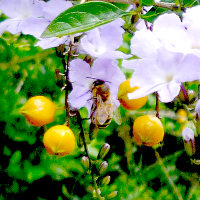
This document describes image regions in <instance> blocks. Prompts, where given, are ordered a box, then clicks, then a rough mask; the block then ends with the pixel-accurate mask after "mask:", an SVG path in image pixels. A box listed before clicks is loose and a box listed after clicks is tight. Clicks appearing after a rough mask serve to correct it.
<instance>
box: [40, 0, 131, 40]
mask: <svg viewBox="0 0 200 200" xmlns="http://www.w3.org/2000/svg"><path fill="white" fill-rule="evenodd" d="M128 14H130V13H128V12H125V11H123V10H121V9H120V8H118V7H117V6H114V5H113V4H111V3H106V2H87V3H84V4H78V5H76V6H73V7H71V8H69V9H68V10H66V11H64V12H63V13H61V14H60V15H59V16H58V17H57V18H56V19H54V20H53V21H52V23H51V24H50V25H49V26H48V27H47V29H46V30H45V31H44V33H43V34H42V37H43V38H45V37H55V36H59V37H61V36H63V35H71V34H75V33H80V32H84V31H88V30H90V29H93V28H95V27H97V26H100V25H102V24H106V23H108V22H111V21H113V20H115V19H117V18H120V17H122V16H124V15H128Z"/></svg>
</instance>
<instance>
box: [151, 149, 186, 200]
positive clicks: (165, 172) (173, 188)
mask: <svg viewBox="0 0 200 200" xmlns="http://www.w3.org/2000/svg"><path fill="white" fill-rule="evenodd" d="M155 156H156V158H157V161H158V164H159V165H160V167H161V169H162V171H163V173H164V174H165V176H166V179H167V180H168V183H169V185H170V187H171V188H172V190H173V193H174V195H175V196H176V198H177V199H178V200H183V197H182V195H181V193H180V192H179V190H178V188H177V187H176V185H175V184H174V182H173V181H172V179H171V178H170V176H169V173H168V172H167V170H166V168H165V165H164V163H163V160H162V158H161V157H160V155H159V153H158V152H157V151H156V150H155Z"/></svg>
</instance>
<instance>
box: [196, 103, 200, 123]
mask: <svg viewBox="0 0 200 200" xmlns="http://www.w3.org/2000/svg"><path fill="white" fill-rule="evenodd" d="M195 112H196V113H197V119H198V120H200V100H198V101H197V104H196V106H195Z"/></svg>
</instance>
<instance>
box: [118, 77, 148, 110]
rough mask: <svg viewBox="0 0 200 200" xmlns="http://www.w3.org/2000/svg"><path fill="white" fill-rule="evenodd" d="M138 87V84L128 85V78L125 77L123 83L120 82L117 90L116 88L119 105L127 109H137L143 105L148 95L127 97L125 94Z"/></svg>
mask: <svg viewBox="0 0 200 200" xmlns="http://www.w3.org/2000/svg"><path fill="white" fill-rule="evenodd" d="M137 89H139V87H138V86H134V87H131V86H130V80H129V79H127V80H126V81H124V82H123V83H121V84H120V86H119V90H118V100H119V102H120V104H121V106H122V107H123V108H125V109H127V110H137V109H139V108H141V107H143V106H144V105H145V104H146V102H147V99H148V97H147V96H145V97H141V98H139V99H129V98H128V96H127V94H128V93H131V92H134V91H135V90H137Z"/></svg>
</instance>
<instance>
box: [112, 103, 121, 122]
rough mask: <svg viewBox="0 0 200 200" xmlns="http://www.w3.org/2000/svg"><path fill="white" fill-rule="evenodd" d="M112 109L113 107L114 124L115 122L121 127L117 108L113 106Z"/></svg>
mask: <svg viewBox="0 0 200 200" xmlns="http://www.w3.org/2000/svg"><path fill="white" fill-rule="evenodd" d="M113 107H114V111H113V119H114V120H115V122H116V123H117V124H118V125H121V123H122V117H121V114H120V111H119V108H117V107H116V106H115V105H113Z"/></svg>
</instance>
